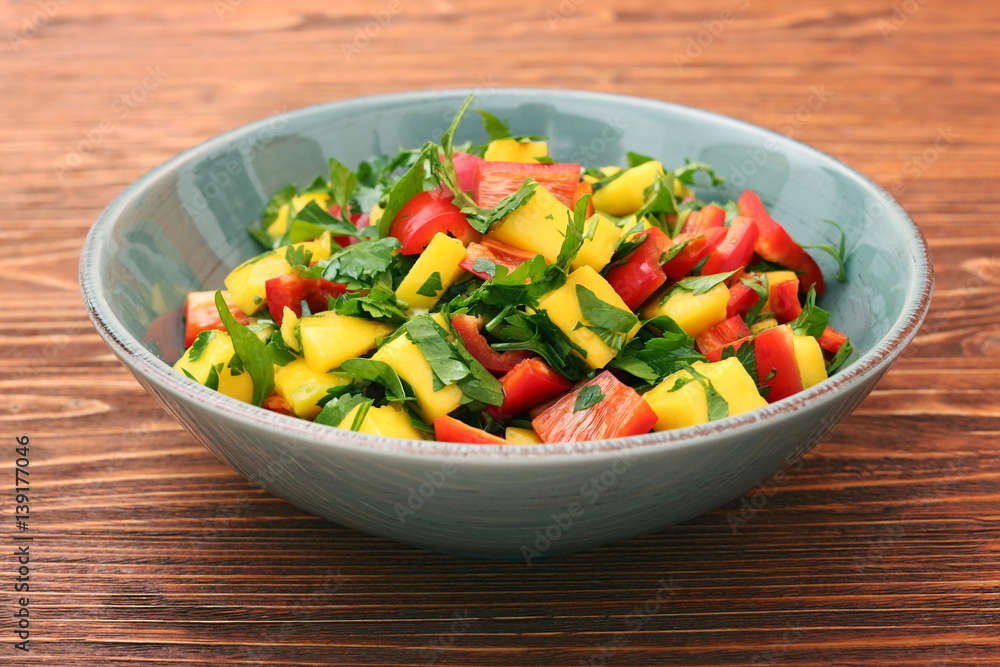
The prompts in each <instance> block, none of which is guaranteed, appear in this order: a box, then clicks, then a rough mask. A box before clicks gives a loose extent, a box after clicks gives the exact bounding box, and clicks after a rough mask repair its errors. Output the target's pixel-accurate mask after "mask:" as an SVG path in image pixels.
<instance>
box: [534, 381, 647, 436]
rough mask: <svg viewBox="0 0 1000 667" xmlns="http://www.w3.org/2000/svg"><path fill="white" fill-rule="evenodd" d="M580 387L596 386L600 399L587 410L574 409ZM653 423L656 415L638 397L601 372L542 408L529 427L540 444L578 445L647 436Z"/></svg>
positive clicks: (629, 388) (632, 390) (625, 386)
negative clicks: (564, 443) (587, 441)
mask: <svg viewBox="0 0 1000 667" xmlns="http://www.w3.org/2000/svg"><path fill="white" fill-rule="evenodd" d="M584 387H597V388H598V389H599V390H600V394H601V397H600V399H599V400H598V402H597V403H594V404H593V405H591V406H590V407H586V408H582V409H580V410H577V409H576V402H577V397H578V396H579V395H580V392H581V390H583V388H584ZM656 420H657V417H656V413H655V412H653V409H652V408H650V407H649V404H647V403H646V401H644V400H643V398H642V396H639V394H637V393H636V392H635V390H634V389H632V388H631V387H629V386H628V385H625V384H622V383H621V382H620V381H619V380H618V378H616V377H615V376H614V375H612V374H611V372H610V371H603V372H601V374H600V375H598V376H597V377H595V378H594V379H593V380H589V381H587V382H582V383H580V384H578V385H577V386H576V388H575V389H573V390H572V391H570V392H569V393H568V394H566V395H565V396H563V397H561V398H559V399H558V400H556V401H555V402H554V403H553V404H552V405H549V406H548V407H546V408H545V410H543V411H542V412H541V413H539V414H538V416H536V417H535V418H534V419H532V420H531V425H532V426H533V427H534V429H535V433H537V434H538V436H539V437H540V438H541V439H542V442H578V441H581V440H603V439H605V438H621V437H625V436H629V435H640V434H642V433H648V432H649V430H650V429H651V428H653V425H654V424H655V423H656Z"/></svg>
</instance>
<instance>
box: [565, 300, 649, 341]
mask: <svg viewBox="0 0 1000 667" xmlns="http://www.w3.org/2000/svg"><path fill="white" fill-rule="evenodd" d="M576 298H577V300H578V301H579V302H580V314H581V315H583V319H584V320H585V321H586V323H584V322H580V323H578V324H577V326H576V328H577V329H580V328H587V329H589V330H590V331H593V332H594V333H595V334H597V335H598V337H599V338H600V339H601V340H602V341H604V342H605V343H606V344H607V345H608V346H609V347H612V348H614V349H616V350H621V349H622V348H623V347H625V339H626V337H627V336H628V334H629V333H630V332H631V331H632V329H633V328H635V327H636V326H637V325H638V324H639V318H637V317H636V316H635V313H633V312H632V311H630V310H625V309H622V308H618V307H617V306H612V305H611V304H609V303H605V302H604V301H601V299H600V298H598V296H597V295H596V294H594V293H593V292H592V291H590V290H589V289H587V288H586V287H584V286H583V285H579V284H578V285H577V286H576Z"/></svg>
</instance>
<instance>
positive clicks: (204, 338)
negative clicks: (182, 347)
mask: <svg viewBox="0 0 1000 667" xmlns="http://www.w3.org/2000/svg"><path fill="white" fill-rule="evenodd" d="M218 333H219V332H218V330H216V329H209V330H207V331H202V332H201V333H200V334H198V337H197V338H195V339H194V342H193V343H191V347H190V348H188V361H192V362H194V361H198V360H199V359H201V355H203V354H205V349H206V348H207V347H208V344H209V343H211V342H212V341H213V340H215V336H216V334H218Z"/></svg>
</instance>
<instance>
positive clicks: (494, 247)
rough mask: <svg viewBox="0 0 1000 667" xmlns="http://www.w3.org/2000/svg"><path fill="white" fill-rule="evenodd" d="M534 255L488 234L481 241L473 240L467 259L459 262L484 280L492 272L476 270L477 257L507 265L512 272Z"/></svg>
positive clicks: (468, 248)
mask: <svg viewBox="0 0 1000 667" xmlns="http://www.w3.org/2000/svg"><path fill="white" fill-rule="evenodd" d="M532 257H534V255H533V254H532V253H530V252H528V251H527V250H521V249H520V248H515V247H514V246H510V245H507V244H506V243H501V242H500V241H497V240H495V239H493V238H491V237H490V236H488V235H487V236H484V237H483V240H482V242H481V243H475V242H472V243H470V244H469V245H468V246H466V248H465V259H463V260H462V261H461V262H459V263H458V265H459V266H461V267H462V268H463V269H465V270H466V271H468V272H469V273H473V274H475V275H477V276H479V277H480V278H482V279H483V280H488V279H489V277H490V274H488V273H486V272H485V271H476V270H475V266H476V260H477V259H485V260H487V261H490V262H493V263H494V264H499V265H500V266H503V267H506V269H507V272H508V273H510V272H511V271H513V270H514V269H516V268H517V267H519V266H521V264H523V263H524V262H527V261H528V260H529V259H531V258H532Z"/></svg>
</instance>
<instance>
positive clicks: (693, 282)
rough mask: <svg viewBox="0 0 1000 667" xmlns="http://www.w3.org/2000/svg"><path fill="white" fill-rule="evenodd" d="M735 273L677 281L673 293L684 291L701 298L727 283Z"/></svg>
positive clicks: (715, 274)
mask: <svg viewBox="0 0 1000 667" xmlns="http://www.w3.org/2000/svg"><path fill="white" fill-rule="evenodd" d="M734 273H736V271H735V270H734V271H728V272H726V273H713V274H710V275H707V276H691V277H690V278H685V279H683V280H679V281H677V284H676V285H674V287H673V289H672V290H671V291H673V290H683V291H685V292H691V294H692V295H694V296H700V295H702V294H705V293H706V292H708V291H710V290H712V289H713V288H714V287H715V286H716V285H719V284H720V283H723V282H725V281H726V279H727V278H729V277H730V276H731V275H733V274H734Z"/></svg>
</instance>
